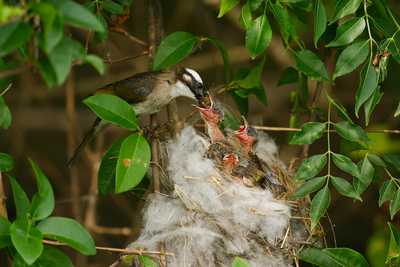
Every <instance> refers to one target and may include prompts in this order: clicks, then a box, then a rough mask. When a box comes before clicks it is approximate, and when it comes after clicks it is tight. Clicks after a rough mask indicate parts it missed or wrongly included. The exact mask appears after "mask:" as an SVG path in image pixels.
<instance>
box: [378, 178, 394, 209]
mask: <svg viewBox="0 0 400 267" xmlns="http://www.w3.org/2000/svg"><path fill="white" fill-rule="evenodd" d="M395 190H396V185H395V184H394V182H393V181H392V180H389V181H386V182H384V183H383V185H382V187H381V189H379V194H380V197H379V207H380V206H382V204H383V203H385V202H386V201H388V200H389V199H391V198H392V196H393V194H394V191H395Z"/></svg>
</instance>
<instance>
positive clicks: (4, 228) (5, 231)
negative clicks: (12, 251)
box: [0, 216, 12, 248]
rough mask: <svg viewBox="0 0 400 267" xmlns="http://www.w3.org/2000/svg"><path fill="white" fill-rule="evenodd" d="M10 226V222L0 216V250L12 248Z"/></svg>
mask: <svg viewBox="0 0 400 267" xmlns="http://www.w3.org/2000/svg"><path fill="white" fill-rule="evenodd" d="M10 226H11V222H10V221H9V220H7V219H6V218H4V217H3V216H0V248H5V247H8V246H12V241H11V234H10Z"/></svg>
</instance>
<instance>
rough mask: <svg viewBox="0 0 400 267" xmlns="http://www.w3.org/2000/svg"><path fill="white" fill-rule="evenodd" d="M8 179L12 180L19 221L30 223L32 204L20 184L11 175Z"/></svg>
mask: <svg viewBox="0 0 400 267" xmlns="http://www.w3.org/2000/svg"><path fill="white" fill-rule="evenodd" d="M8 178H9V179H10V183H11V187H12V190H13V195H14V203H15V209H16V210H17V219H18V220H24V221H26V222H28V216H27V214H28V213H29V210H30V209H31V203H30V202H29V199H28V197H27V196H26V194H25V192H24V190H23V189H22V188H21V186H20V185H19V184H18V182H17V181H16V180H15V179H14V178H13V177H11V176H10V175H8Z"/></svg>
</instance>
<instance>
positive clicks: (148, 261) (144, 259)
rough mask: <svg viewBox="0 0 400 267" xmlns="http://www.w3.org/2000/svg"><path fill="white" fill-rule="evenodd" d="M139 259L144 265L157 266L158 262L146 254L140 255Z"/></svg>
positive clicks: (146, 266) (147, 266)
mask: <svg viewBox="0 0 400 267" xmlns="http://www.w3.org/2000/svg"><path fill="white" fill-rule="evenodd" d="M139 260H140V262H142V263H143V266H144V267H157V264H156V262H155V261H153V260H151V259H149V258H148V257H146V256H142V255H140V256H139Z"/></svg>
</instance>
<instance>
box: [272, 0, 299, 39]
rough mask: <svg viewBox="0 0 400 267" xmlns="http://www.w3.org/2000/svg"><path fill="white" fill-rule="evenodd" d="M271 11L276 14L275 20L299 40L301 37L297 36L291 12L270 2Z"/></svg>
mask: <svg viewBox="0 0 400 267" xmlns="http://www.w3.org/2000/svg"><path fill="white" fill-rule="evenodd" d="M270 9H271V11H272V13H273V14H274V17H275V19H276V20H277V21H278V22H279V25H280V26H282V27H283V28H284V29H285V31H286V32H288V33H289V34H290V35H292V36H293V37H295V38H297V39H298V38H299V37H298V36H297V34H296V27H295V26H294V23H293V20H292V18H291V17H290V16H289V12H287V10H285V9H283V8H282V7H280V6H277V5H275V4H274V3H272V2H270Z"/></svg>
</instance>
